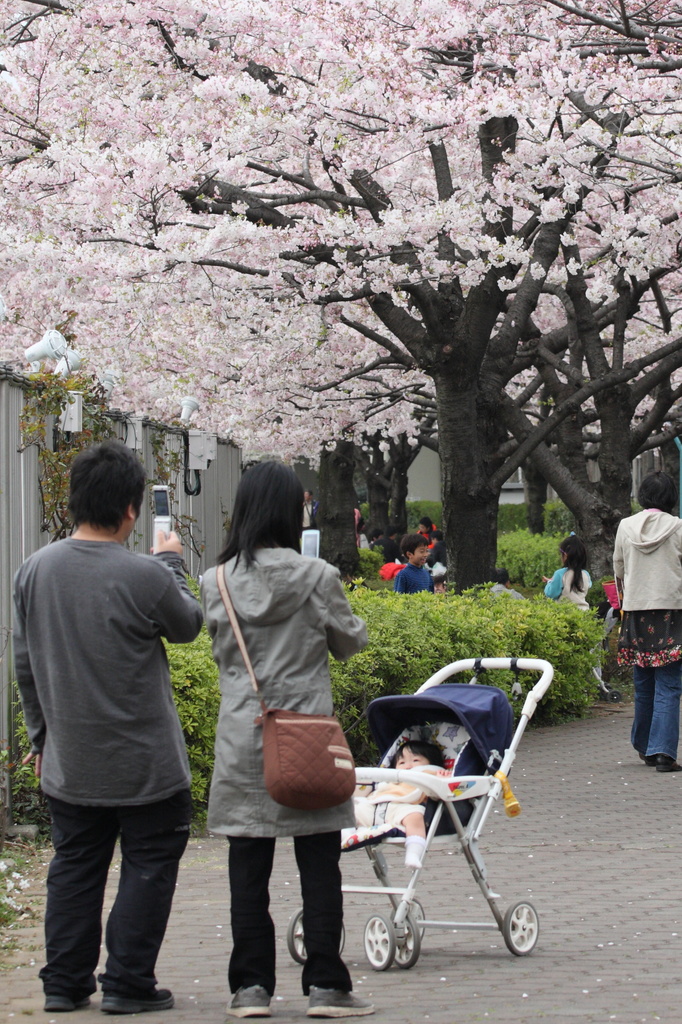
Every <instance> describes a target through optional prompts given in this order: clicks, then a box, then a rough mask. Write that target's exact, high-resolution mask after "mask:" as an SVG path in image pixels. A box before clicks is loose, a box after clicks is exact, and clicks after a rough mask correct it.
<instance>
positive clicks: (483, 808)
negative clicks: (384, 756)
mask: <svg viewBox="0 0 682 1024" xmlns="http://www.w3.org/2000/svg"><path fill="white" fill-rule="evenodd" d="M494 669H506V670H513V671H516V670H517V669H520V670H527V671H532V672H540V673H541V677H540V679H539V681H538V682H537V683H536V684H535V686H533V688H532V689H531V690H530V691H529V692H528V694H527V695H526V699H525V702H524V705H523V708H522V711H521V715H520V718H519V721H518V723H517V725H516V729H515V730H514V733H513V736H512V740H511V742H510V744H509V746H508V748H507V749H506V750H505V751H504V755H503V756H502V758H501V765H500V769H499V771H498V772H496V773H495V774H494V775H490V774H484V775H469V776H458V775H457V774H456V772H455V775H454V776H452V777H446V778H442V777H436V776H433V775H430V774H428V773H426V772H419V771H418V770H417V769H413V770H411V771H409V772H408V771H404V770H398V769H395V768H357V769H356V778H357V781H358V782H359V783H378V782H409V783H410V784H411V785H412V786H417V787H418V788H419V789H421V790H422V791H423V792H424V793H426V794H427V795H428V796H430V797H433V798H435V799H436V800H437V801H439V803H438V806H437V807H436V809H435V812H434V815H433V819H432V821H431V824H430V826H429V829H428V832H427V835H426V849H425V851H424V856H426V855H427V854H428V851H429V849H430V847H431V845H432V844H433V842H434V840H435V837H436V832H437V829H438V825H439V823H440V821H441V818H442V815H443V814H447V815H448V816H449V818H450V820H451V821H452V825H453V827H454V831H455V836H456V837H457V840H458V841H459V843H460V845H461V848H462V853H463V854H464V858H465V860H466V862H467V863H468V865H469V868H470V870H471V873H472V875H473V878H474V880H475V881H476V883H477V884H478V886H479V888H480V890H481V892H482V894H483V897H484V898H485V900H486V902H487V903H488V906H489V907H490V910H491V912H492V916H493V919H494V920H493V921H443V920H435V919H429V918H426V917H425V915H424V910H423V907H422V905H421V903H420V901H419V900H418V899H417V898H416V890H417V882H418V880H419V875H420V872H421V870H422V868H415V869H414V870H413V871H412V873H411V876H410V879H409V881H408V883H407V885H405V886H395V885H392V884H391V880H390V877H389V871H388V865H387V863H386V858H385V857H384V855H383V853H382V851H381V849H380V844H377V845H373V846H366V847H365V849H366V851H367V855H368V856H369V859H370V862H371V864H372V867H373V869H374V873H375V874H376V877H377V879H378V881H379V885H376V886H374V885H370V886H362V885H344V886H343V891H344V892H346V893H363V894H370V893H376V894H379V895H383V896H387V897H388V899H389V901H390V903H391V907H392V913H391V916H390V917H388V916H385V915H383V914H373V915H372V916H371V917H370V918H369V920H368V921H367V924H366V926H365V952H366V954H367V957H368V959H369V962H370V964H371V966H372V968H373V969H374V970H377V971H383V970H386V969H387V968H389V967H390V966H391V964H392V963H393V962H394V961H395V963H396V964H397V965H398V966H399V967H402V968H404V969H405V968H409V967H412V966H413V965H414V964H415V963H416V962H417V960H418V958H419V954H420V951H421V939H422V936H423V935H424V932H425V930H426V929H427V928H434V929H439V928H440V929H448V930H452V929H457V930H460V929H461V930H465V929H468V930H476V931H481V930H492V931H497V930H499V931H500V932H501V933H502V935H503V937H504V941H505V943H506V945H507V948H508V949H509V950H510V952H512V953H513V954H515V955H516V956H526V955H527V954H528V953H530V952H532V950H533V948H534V946H535V944H536V942H537V938H538V934H539V919H538V915H537V912H536V911H535V908H534V907H533V905H532V904H531V903H529V902H528V901H527V900H520V901H518V902H516V903H513V904H512V905H511V906H510V907H509V908H508V909H507V911H506V912H505V913H503V912H502V910H501V909H500V907H499V906H498V900H499V899H501V897H500V895H499V894H498V893H496V892H494V891H493V889H492V888H491V886H490V885H489V883H488V876H487V869H486V865H485V862H484V860H483V856H482V854H481V852H480V850H479V848H478V841H479V838H480V836H481V833H482V831H483V828H484V826H485V823H486V820H487V818H488V816H489V814H490V812H491V810H492V809H493V807H494V805H495V804H496V803H497V801H498V800H499V798H500V796H503V795H505V796H507V795H511V791H510V790H509V788H508V784H507V780H506V777H507V775H508V774H509V771H510V770H511V767H512V765H513V763H514V760H515V758H516V752H517V750H518V747H519V744H520V742H521V739H522V737H523V734H524V732H525V729H526V726H527V724H528V722H529V721H530V719H531V718H532V717H533V714H534V712H535V709H536V707H537V705H538V703H539V701H540V700H541V699H542V697H543V696H544V694H545V693H546V692H547V689H548V688H549V686H550V683H551V681H552V678H553V675H554V670H553V668H552V666H551V665H550V663H549V662H548V661H544V660H541V659H535V658H476V659H473V658H472V659H467V660H464V661H456V662H453V663H452V664H450V665H447V666H445V668H442V669H440V671H438V672H436V673H435V674H434V675H433V676H431V677H430V678H429V679H427V681H426V682H425V683H424V684H423V685H422V686H421V687H420V688H419V689H418V690H417V691H416V694H422V693H424V692H426V691H427V690H429V689H431V688H432V687H435V686H439V685H440V684H441V683H443V682H445V681H446V680H449V679H450V678H451V677H452V676H454V675H456V674H458V673H460V672H469V671H473V672H474V673H475V674H474V676H473V678H472V679H471V680H469V682H471V683H475V682H476V681H477V674H478V672H480V671H481V670H486V671H487V670H494ZM415 696H416V695H415ZM511 796H512V799H513V795H511ZM460 800H469V801H472V802H473V804H474V808H473V812H472V814H471V817H470V819H469V821H468V822H467V824H466V825H463V824H462V822H461V821H460V818H459V816H458V814H457V812H456V810H455V806H454V805H455V804H456V803H457V802H458V801H460ZM517 807H518V805H517ZM516 813H518V811H517V812H516ZM383 841H384V842H389V843H401V844H402V842H403V840H402V839H386V840H383ZM293 922H294V919H292V924H293ZM290 931H291V929H290ZM289 948H290V951H292V949H291V943H290V945H289ZM292 955H293V951H292ZM295 958H296V959H299V957H295Z"/></svg>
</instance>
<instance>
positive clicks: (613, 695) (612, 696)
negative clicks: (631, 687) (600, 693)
mask: <svg viewBox="0 0 682 1024" xmlns="http://www.w3.org/2000/svg"><path fill="white" fill-rule="evenodd" d="M622 699H623V694H622V693H621V692H620V690H609V700H610V701H611V703H612V704H620V702H621V701H622Z"/></svg>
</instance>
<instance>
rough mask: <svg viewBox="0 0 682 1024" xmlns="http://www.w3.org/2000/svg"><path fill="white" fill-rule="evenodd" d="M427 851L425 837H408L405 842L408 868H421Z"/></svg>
mask: <svg viewBox="0 0 682 1024" xmlns="http://www.w3.org/2000/svg"><path fill="white" fill-rule="evenodd" d="M425 849H426V840H425V839H424V837H423V836H408V837H407V838H406V840H405V864H406V866H407V867H408V868H420V867H421V866H422V856H423V854H424V850H425Z"/></svg>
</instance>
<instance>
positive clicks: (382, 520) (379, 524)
mask: <svg viewBox="0 0 682 1024" xmlns="http://www.w3.org/2000/svg"><path fill="white" fill-rule="evenodd" d="M366 480H367V501H368V502H369V522H368V523H367V524H366V525H365V531H366V532H367V533H369V532H371V531H372V530H375V529H381V530H383V532H384V533H386V528H387V526H388V499H389V492H388V490H387V489H386V485H385V483H384V482H383V480H382V479H381V478H380V477H378V476H377V475H376V473H373V472H372V471H371V470H370V471H369V472H368V473H367V476H366Z"/></svg>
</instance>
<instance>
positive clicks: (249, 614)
mask: <svg viewBox="0 0 682 1024" xmlns="http://www.w3.org/2000/svg"><path fill="white" fill-rule="evenodd" d="M329 568H330V567H329V566H328V565H327V562H325V561H324V560H323V559H321V558H307V557H306V556H305V555H300V554H299V553H298V552H297V551H294V550H293V549H292V548H261V550H260V551H258V552H257V553H256V559H255V561H254V562H252V563H251V565H249V566H247V564H246V559H245V558H244V557H241V558H240V559H239V562H238V564H237V565H236V566H235V559H234V558H232V559H230V561H229V562H227V564H226V569H227V585H228V587H229V590H230V597H231V598H232V603H233V604H234V607H235V611H236V612H237V615H238V616H239V618H240V619H242V620H243V621H244V622H250V623H253V624H254V625H258V626H264V625H269V624H270V623H274V622H282V621H283V620H284V619H288V618H289V617H290V616H291V615H293V614H294V612H295V611H297V610H298V609H299V608H300V607H301V605H302V604H303V603H304V602H305V601H307V600H308V598H309V597H310V594H311V593H312V591H313V590H314V589H315V587H316V586H317V584H318V582H319V581H320V579H321V578H322V576H323V575H324V572H325V570H328V569H329Z"/></svg>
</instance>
